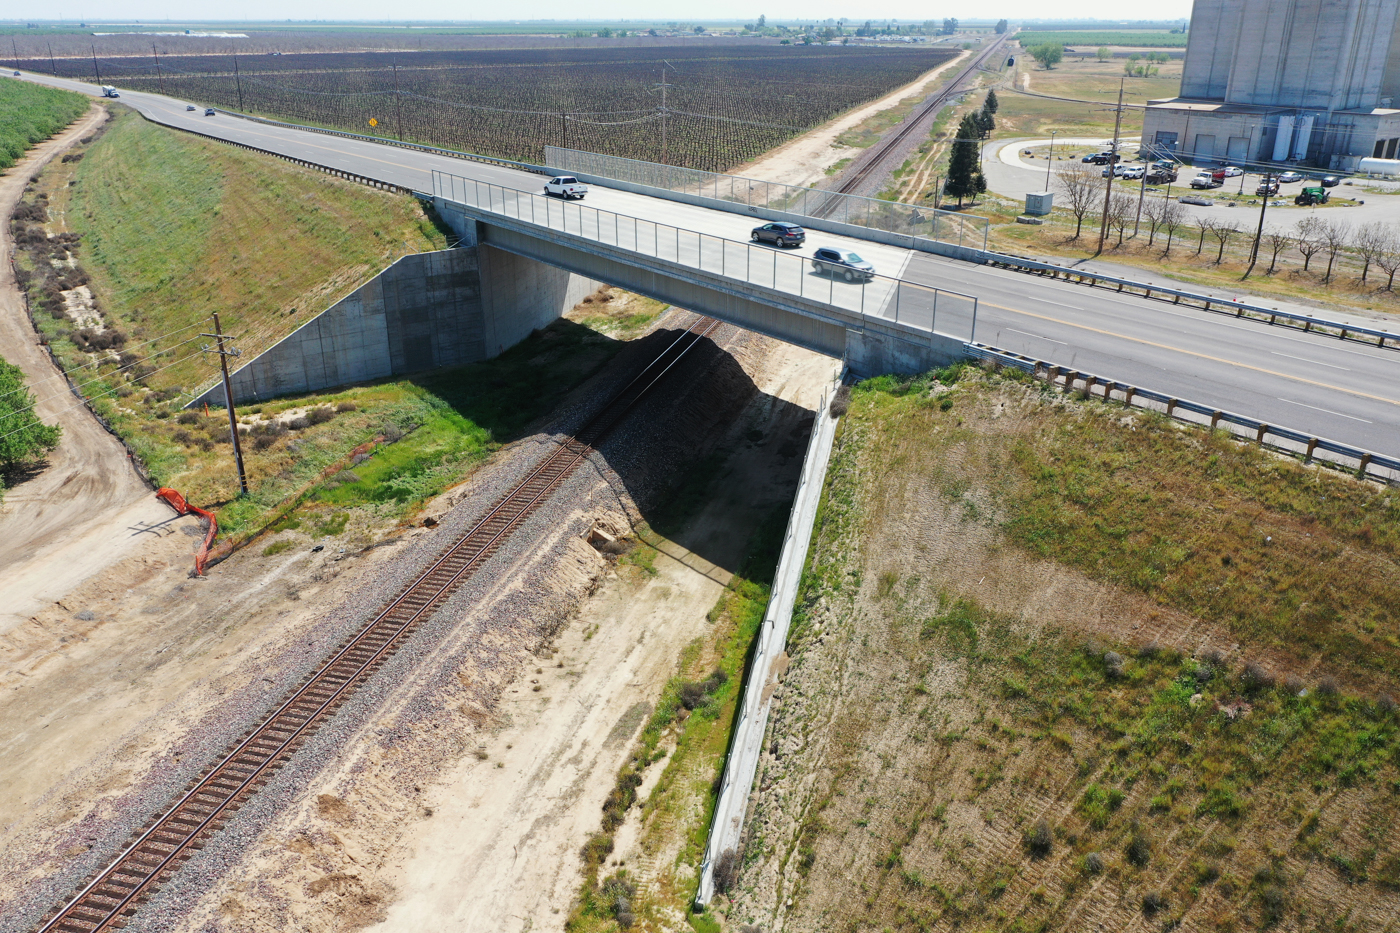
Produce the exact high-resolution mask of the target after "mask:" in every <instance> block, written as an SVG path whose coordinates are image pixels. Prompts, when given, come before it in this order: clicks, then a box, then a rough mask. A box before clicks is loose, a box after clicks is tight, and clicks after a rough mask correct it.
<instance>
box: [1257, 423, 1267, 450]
mask: <svg viewBox="0 0 1400 933" xmlns="http://www.w3.org/2000/svg"><path fill="white" fill-rule="evenodd" d="M1268 433H1269V426H1268V425H1267V424H1262V423H1261V424H1260V425H1259V428H1258V429H1257V430H1256V431H1255V432H1254V443H1256V444H1258V445H1259V446H1260V447H1263V446H1264V435H1265V434H1268Z"/></svg>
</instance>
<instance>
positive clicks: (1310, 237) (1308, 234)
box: [1297, 217, 1324, 272]
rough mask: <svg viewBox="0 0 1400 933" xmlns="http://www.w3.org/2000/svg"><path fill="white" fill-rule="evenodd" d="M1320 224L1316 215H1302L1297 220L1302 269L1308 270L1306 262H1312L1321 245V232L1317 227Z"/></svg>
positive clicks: (1322, 242) (1322, 243)
mask: <svg viewBox="0 0 1400 933" xmlns="http://www.w3.org/2000/svg"><path fill="white" fill-rule="evenodd" d="M1321 225H1322V221H1321V219H1319V218H1317V217H1304V218H1303V219H1302V220H1300V221H1298V224H1297V230H1298V252H1300V253H1302V254H1303V271H1304V272H1307V271H1308V263H1310V262H1312V258H1313V256H1315V255H1316V254H1317V253H1318V252H1319V251H1320V250H1321V249H1322V247H1323V245H1324V241H1323V239H1322V232H1321V230H1319V229H1318V228H1319V227H1320V226H1321Z"/></svg>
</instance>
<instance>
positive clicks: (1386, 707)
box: [1376, 693, 1395, 713]
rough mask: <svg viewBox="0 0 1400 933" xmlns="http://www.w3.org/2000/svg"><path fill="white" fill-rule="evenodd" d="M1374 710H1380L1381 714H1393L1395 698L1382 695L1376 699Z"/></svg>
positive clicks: (1385, 694)
mask: <svg viewBox="0 0 1400 933" xmlns="http://www.w3.org/2000/svg"><path fill="white" fill-rule="evenodd" d="M1376 709H1378V710H1380V711H1381V712H1382V713H1393V712H1395V697H1393V696H1391V695H1390V694H1388V693H1382V694H1381V695H1380V696H1378V697H1376Z"/></svg>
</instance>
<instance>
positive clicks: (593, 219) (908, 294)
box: [433, 169, 978, 341]
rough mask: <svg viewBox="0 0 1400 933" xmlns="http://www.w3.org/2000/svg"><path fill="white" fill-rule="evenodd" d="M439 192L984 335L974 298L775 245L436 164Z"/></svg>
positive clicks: (920, 324) (905, 319)
mask: <svg viewBox="0 0 1400 933" xmlns="http://www.w3.org/2000/svg"><path fill="white" fill-rule="evenodd" d="M433 194H434V195H435V196H436V197H439V198H442V199H443V200H445V201H449V202H455V203H458V204H463V205H466V206H470V207H474V208H476V209H478V210H482V211H487V212H490V213H494V214H500V215H502V216H505V217H510V218H514V219H516V220H522V221H524V222H526V223H530V224H533V225H537V226H541V227H545V228H547V229H550V230H556V231H560V232H562V233H566V234H571V235H575V236H582V237H584V238H585V239H589V240H593V241H595V242H599V243H603V244H606V245H609V246H615V247H618V248H621V249H624V250H630V251H632V252H636V253H639V254H641V255H644V256H651V257H655V258H656V259H660V260H664V261H669V262H674V263H677V264H679V265H682V266H685V267H687V268H691V269H698V270H700V271H703V272H709V273H714V274H718V275H721V276H723V277H725V278H729V279H733V280H736V281H740V282H744V283H746V284H748V285H755V286H758V287H760V288H766V289H771V290H774V291H778V292H782V293H785V294H788V295H792V296H794V297H798V298H804V299H807V300H810V301H815V302H819V303H822V304H825V305H829V306H831V307H834V308H839V309H841V310H844V311H848V312H851V313H853V314H857V315H859V316H860V318H861V319H862V322H864V320H865V319H867V318H879V319H881V320H884V321H887V322H891V323H895V324H903V325H905V326H909V327H913V328H916V329H917V330H921V331H928V332H929V333H930V334H933V333H938V334H942V335H944V336H949V337H953V338H954V339H957V340H963V341H971V340H974V339H975V337H976V327H977V304H978V300H977V299H976V298H974V297H973V296H971V295H964V294H961V293H959V292H953V291H949V290H948V289H943V288H935V287H933V286H931V285H919V284H917V283H914V282H906V281H904V280H902V279H898V278H893V277H891V276H883V275H872V276H870V277H869V278H868V279H861V278H859V277H857V278H856V279H855V280H845V281H843V280H841V279H838V277H837V275H834V274H822V275H818V274H817V273H815V272H812V271H810V264H811V263H812V260H811V259H809V258H804V257H802V256H795V255H792V254H791V253H784V252H780V251H779V250H778V249H777V248H775V247H768V246H757V245H755V244H753V243H750V242H746V241H738V240H729V239H725V238H724V237H717V236H712V235H711V234H708V233H698V232H696V231H693V230H685V229H682V228H680V227H673V226H671V225H670V224H663V223H658V222H656V221H651V220H643V219H641V218H638V217H631V216H628V215H625V214H617V213H614V212H613V211H606V210H599V209H597V208H592V207H585V206H584V205H582V204H578V203H574V202H571V201H563V200H559V199H557V198H550V197H546V196H544V195H542V194H536V193H534V192H530V191H521V190H520V189H517V188H507V187H505V186H503V185H497V184H493V183H491V182H484V181H478V180H477V179H475V178H465V177H463V176H461V175H453V174H450V173H447V172H443V171H440V170H436V169H435V170H433ZM940 315H941V316H942V317H941V318H940ZM925 317H926V318H927V323H924V319H925ZM950 320H952V321H954V322H956V323H955V327H956V329H955V330H949V329H940V328H939V326H938V325H939V323H940V321H941V322H942V323H944V324H945V325H946V324H947V323H948V321H950ZM964 323H965V324H966V326H965V327H963V326H962V325H963V324H964Z"/></svg>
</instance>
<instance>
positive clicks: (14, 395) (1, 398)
mask: <svg viewBox="0 0 1400 933" xmlns="http://www.w3.org/2000/svg"><path fill="white" fill-rule="evenodd" d="M62 434H63V429H62V428H60V427H59V426H58V425H47V424H44V423H43V422H41V421H40V420H39V416H38V415H36V414H35V413H34V396H33V394H31V393H30V391H29V390H28V389H26V388H25V387H24V370H22V369H20V368H19V367H18V366H12V365H10V364H9V363H7V362H5V361H4V360H0V470H6V469H9V468H10V467H13V466H15V465H17V464H20V463H24V462H26V461H30V460H34V459H37V458H38V457H39V456H41V455H43V454H46V453H48V452H49V451H51V450H53V449H54V448H55V447H57V446H58V440H59V438H60V437H61V436H62Z"/></svg>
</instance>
